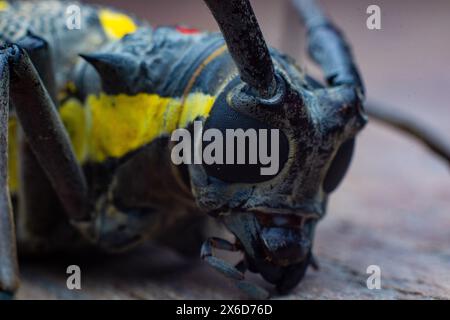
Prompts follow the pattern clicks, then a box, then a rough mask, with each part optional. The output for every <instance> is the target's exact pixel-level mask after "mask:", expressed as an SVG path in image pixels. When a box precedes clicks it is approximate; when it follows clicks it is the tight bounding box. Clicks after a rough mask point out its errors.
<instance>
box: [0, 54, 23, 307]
mask: <svg viewBox="0 0 450 320" xmlns="http://www.w3.org/2000/svg"><path fill="white" fill-rule="evenodd" d="M8 119H9V67H8V62H7V58H6V56H4V55H3V54H1V51H0V299H10V298H12V296H13V294H14V292H15V291H16V289H17V287H18V286H19V268H18V263H17V250H16V236H15V227H14V219H13V213H12V206H11V198H10V194H9V188H8Z"/></svg>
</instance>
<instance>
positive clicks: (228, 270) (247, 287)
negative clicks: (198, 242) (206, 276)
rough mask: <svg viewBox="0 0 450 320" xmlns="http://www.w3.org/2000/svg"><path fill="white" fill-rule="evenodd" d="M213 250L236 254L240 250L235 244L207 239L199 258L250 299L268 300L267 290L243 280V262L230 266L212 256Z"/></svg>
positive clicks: (217, 239)
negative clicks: (229, 280)
mask: <svg viewBox="0 0 450 320" xmlns="http://www.w3.org/2000/svg"><path fill="white" fill-rule="evenodd" d="M213 249H219V250H226V251H232V252H236V251H239V250H240V249H239V248H238V246H237V245H236V244H232V243H230V242H228V241H227V240H224V239H220V238H209V239H208V240H206V241H205V242H204V243H203V245H202V250H201V254H200V256H201V258H202V259H203V260H205V261H206V262H207V263H208V264H209V265H210V266H211V267H213V268H214V269H215V270H217V271H218V272H220V273H222V274H223V275H225V276H226V277H227V278H229V279H231V280H232V281H234V283H235V285H236V286H237V287H238V288H239V289H240V290H242V291H243V292H245V293H246V294H247V295H248V296H249V297H251V298H252V299H267V298H269V296H270V294H269V292H268V291H267V290H265V289H263V288H261V287H259V286H257V285H255V284H253V283H250V282H248V281H246V280H245V276H244V273H245V271H247V266H246V263H245V261H241V262H239V263H238V264H237V265H236V266H232V265H230V264H229V263H228V262H226V261H224V260H222V259H220V258H217V257H216V256H214V252H213Z"/></svg>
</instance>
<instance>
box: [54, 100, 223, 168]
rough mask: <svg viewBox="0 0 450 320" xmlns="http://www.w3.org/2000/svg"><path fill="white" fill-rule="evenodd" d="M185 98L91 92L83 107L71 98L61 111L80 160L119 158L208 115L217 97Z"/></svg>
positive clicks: (99, 160)
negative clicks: (93, 93)
mask: <svg viewBox="0 0 450 320" xmlns="http://www.w3.org/2000/svg"><path fill="white" fill-rule="evenodd" d="M181 101H182V100H181V99H178V98H168V97H161V96H159V95H157V94H147V93H141V94H137V95H134V96H128V95H125V94H119V95H106V94H103V93H102V94H99V95H90V96H89V97H88V99H87V101H86V105H85V106H84V107H83V106H82V105H81V104H79V103H74V102H70V100H69V102H67V103H66V104H64V105H63V106H62V107H61V109H60V114H61V117H62V119H63V122H64V124H65V125H66V128H67V132H68V133H69V136H70V138H71V140H72V144H73V146H74V150H75V152H76V154H77V158H78V160H79V161H80V162H85V161H86V160H91V161H93V162H102V161H104V160H106V159H107V158H110V157H112V158H119V157H122V156H124V155H125V154H127V153H128V152H131V151H133V150H136V149H138V148H140V147H142V146H144V145H146V144H148V143H150V142H151V141H152V140H154V139H155V138H157V137H159V136H161V135H164V134H170V133H171V132H172V131H174V130H175V129H177V128H180V127H186V126H187V125H188V124H189V123H191V122H192V121H194V120H195V119H196V118H198V117H207V116H208V115H209V112H210V111H211V107H212V105H213V104H214V101H215V98H214V97H212V96H209V95H206V94H203V93H192V94H190V95H188V97H187V98H186V99H185V102H184V103H182V102H181Z"/></svg>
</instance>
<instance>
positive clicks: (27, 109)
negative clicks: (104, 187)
mask: <svg viewBox="0 0 450 320" xmlns="http://www.w3.org/2000/svg"><path fill="white" fill-rule="evenodd" d="M3 51H4V52H3V54H2V55H4V56H6V57H7V60H8V62H9V68H10V75H11V77H10V78H11V79H10V88H9V90H10V96H11V101H12V103H13V104H14V106H15V108H16V114H17V118H18V120H19V123H20V124H21V127H22V129H23V132H24V134H25V137H26V139H27V141H28V143H29V145H30V147H31V149H32V151H33V152H34V155H35V156H36V158H37V160H38V162H39V164H40V165H41V167H42V168H43V170H44V172H45V173H46V175H47V177H48V179H49V180H50V182H51V184H52V186H53V189H54V190H55V191H56V193H57V195H58V196H59V199H60V200H61V203H62V205H63V207H64V209H65V211H66V213H67V215H68V216H69V218H70V219H71V220H72V221H86V220H88V219H89V215H88V210H87V185H86V181H85V178H84V175H83V172H82V170H81V168H80V166H79V165H78V163H77V160H76V158H75V154H74V152H73V149H72V146H71V143H70V140H69V137H68V136H67V133H66V131H65V129H64V126H63V124H62V121H61V119H60V118H59V115H58V113H57V110H56V107H55V105H54V103H53V101H52V99H51V97H50V96H49V93H48V92H47V90H46V88H45V86H44V84H43V83H42V81H41V79H40V77H39V75H38V73H37V71H36V69H35V68H34V66H33V64H32V62H31V60H30V58H29V57H28V54H27V53H26V52H25V51H24V50H23V49H22V48H20V47H18V46H17V45H7V46H6V47H5V48H4V50H3Z"/></svg>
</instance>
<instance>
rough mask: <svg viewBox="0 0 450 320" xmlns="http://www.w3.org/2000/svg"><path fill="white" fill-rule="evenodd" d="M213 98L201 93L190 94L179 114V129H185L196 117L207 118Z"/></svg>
mask: <svg viewBox="0 0 450 320" xmlns="http://www.w3.org/2000/svg"><path fill="white" fill-rule="evenodd" d="M214 101H215V98H214V97H212V96H209V95H205V94H203V93H192V94H190V95H188V96H187V98H186V100H185V102H184V106H183V111H182V112H181V116H180V122H179V127H180V128H185V127H187V125H188V124H189V123H191V122H193V121H194V120H195V119H196V118H198V117H207V116H208V115H209V112H210V111H211V108H212V106H213V104H214Z"/></svg>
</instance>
